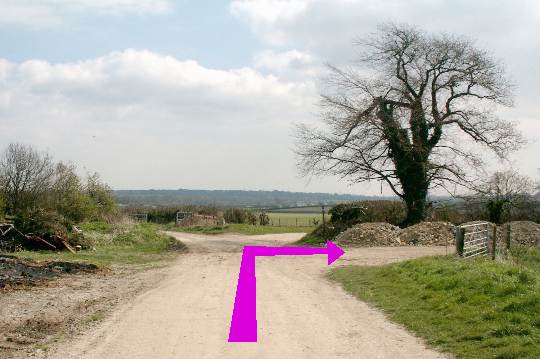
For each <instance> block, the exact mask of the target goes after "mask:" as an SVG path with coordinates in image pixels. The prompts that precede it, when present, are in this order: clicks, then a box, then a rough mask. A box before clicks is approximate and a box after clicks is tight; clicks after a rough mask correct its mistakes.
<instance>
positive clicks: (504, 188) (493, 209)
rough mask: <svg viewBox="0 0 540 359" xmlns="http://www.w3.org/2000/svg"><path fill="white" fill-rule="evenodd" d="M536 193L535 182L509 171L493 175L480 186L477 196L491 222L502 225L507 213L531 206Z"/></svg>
mask: <svg viewBox="0 0 540 359" xmlns="http://www.w3.org/2000/svg"><path fill="white" fill-rule="evenodd" d="M534 191H535V188H534V182H533V181H532V180H531V179H530V178H529V177H527V176H523V175H520V174H519V173H517V172H516V171H514V170H507V171H498V172H495V173H493V174H492V175H491V176H490V177H489V179H488V180H487V181H486V182H485V183H483V184H482V185H481V186H478V188H477V192H476V196H477V197H478V198H480V200H481V201H482V202H483V203H485V206H486V209H487V213H488V217H489V221H490V222H493V223H498V224H500V223H501V222H502V217H503V215H504V214H505V212H507V211H509V210H511V209H513V208H519V207H524V206H526V205H527V204H530V203H531V201H533V195H534ZM532 208H534V205H533V206H532Z"/></svg>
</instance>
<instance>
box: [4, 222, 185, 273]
mask: <svg viewBox="0 0 540 359" xmlns="http://www.w3.org/2000/svg"><path fill="white" fill-rule="evenodd" d="M81 228H82V229H83V231H84V233H85V237H87V238H88V239H90V240H91V241H93V242H94V249H93V250H92V249H88V250H82V251H80V252H76V253H70V252H67V251H62V252H53V251H21V252H16V253H14V254H15V255H17V256H19V257H23V258H30V259H34V260H38V261H51V260H57V261H77V262H86V263H93V264H96V265H98V266H110V265H125V264H140V265H148V264H155V263H157V262H159V261H162V260H167V259H173V258H174V257H176V255H177V253H178V252H179V251H180V252H181V251H183V250H185V246H184V245H183V244H182V243H181V242H179V241H177V240H176V239H175V238H173V237H171V236H167V235H164V234H162V233H160V232H159V230H160V227H159V226H157V225H152V224H131V225H127V224H124V225H111V224H107V223H101V222H97V223H86V224H82V225H81Z"/></svg>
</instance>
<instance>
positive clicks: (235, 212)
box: [223, 208, 248, 224]
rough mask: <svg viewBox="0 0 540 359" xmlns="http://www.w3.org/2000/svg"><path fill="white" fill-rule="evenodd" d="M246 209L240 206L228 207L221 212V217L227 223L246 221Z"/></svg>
mask: <svg viewBox="0 0 540 359" xmlns="http://www.w3.org/2000/svg"><path fill="white" fill-rule="evenodd" d="M247 213H248V211H247V210H245V209H241V208H228V209H226V210H225V212H224V213H223V218H224V219H225V222H227V223H240V224H242V223H246V222H247V219H248V215H247Z"/></svg>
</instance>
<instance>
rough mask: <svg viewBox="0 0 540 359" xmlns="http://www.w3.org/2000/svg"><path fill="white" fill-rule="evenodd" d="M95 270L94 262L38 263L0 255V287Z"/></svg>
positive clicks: (24, 284)
mask: <svg viewBox="0 0 540 359" xmlns="http://www.w3.org/2000/svg"><path fill="white" fill-rule="evenodd" d="M97 270H98V267H97V266H95V265H94V264H87V263H72V262H59V261H52V262H44V263H38V262H34V261H30V260H26V259H20V258H17V257H15V256H7V255H0V289H7V288H14V287H19V286H33V285H37V284H40V283H43V282H45V281H48V280H51V279H54V278H56V277H58V276H60V275H62V274H66V273H69V274H74V273H80V272H85V273H93V272H96V271H97Z"/></svg>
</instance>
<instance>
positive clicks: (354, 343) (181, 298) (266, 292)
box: [51, 233, 445, 359]
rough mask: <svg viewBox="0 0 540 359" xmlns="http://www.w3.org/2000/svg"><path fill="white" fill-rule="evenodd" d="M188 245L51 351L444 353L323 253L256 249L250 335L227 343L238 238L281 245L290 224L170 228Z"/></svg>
mask: <svg viewBox="0 0 540 359" xmlns="http://www.w3.org/2000/svg"><path fill="white" fill-rule="evenodd" d="M170 234H171V235H174V236H176V237H177V238H179V239H181V240H182V241H183V242H184V243H186V244H187V245H188V246H189V247H190V253H189V254H186V255H183V256H181V257H180V258H179V259H178V261H177V262H176V263H175V264H174V265H172V266H171V267H170V268H169V271H168V274H167V275H166V277H165V278H163V280H161V281H160V282H159V284H158V285H156V286H155V287H154V288H153V289H151V290H150V291H147V292H146V293H144V294H142V295H140V296H138V297H136V298H133V300H132V301H131V303H130V304H129V305H127V306H124V307H123V308H120V309H119V310H118V311H116V312H115V314H114V315H113V316H112V317H110V318H109V319H107V320H106V321H105V322H104V323H103V324H102V325H100V326H98V327H97V328H95V329H93V330H92V331H91V332H89V333H85V334H84V335H81V336H80V337H79V338H75V340H74V341H73V342H72V343H70V344H68V345H63V346H62V348H61V349H60V351H57V352H53V353H51V357H54V358H110V359H113V358H194V359H199V358H235V359H241V358H295V359H297V358H392V359H396V358H443V357H444V356H443V355H441V354H439V353H437V352H435V351H432V350H429V349H426V347H425V346H424V345H423V344H422V343H421V342H420V341H419V340H418V339H416V338H415V337H413V336H412V335H410V334H408V333H407V332H406V331H404V330H403V329H401V328H400V327H398V326H396V325H394V324H392V323H390V322H388V321H387V320H386V319H385V318H384V316H383V315H382V314H380V313H379V312H378V311H375V310H373V309H371V308H369V307H368V306H367V305H365V304H364V303H362V302H360V301H357V300H356V299H354V298H353V297H351V296H349V295H348V294H346V293H345V292H344V291H343V290H342V289H341V288H340V287H338V286H337V285H335V284H333V283H331V282H329V281H328V280H326V279H325V278H324V277H323V276H322V275H323V274H324V272H325V271H327V270H328V269H327V268H328V267H327V265H326V257H325V256H309V257H269V258H259V259H257V313H258V318H257V319H258V324H259V331H258V336H259V342H258V343H228V342H227V336H228V330H229V324H230V319H231V312H232V307H233V302H234V295H235V290H236V281H237V277H238V270H239V266H240V257H241V256H240V254H241V250H242V246H243V245H250V244H258V245H283V244H286V243H288V242H291V241H293V240H296V239H297V238H299V235H298V234H285V235H267V236H251V237H247V236H236V235H226V236H225V235H223V236H202V235H192V234H183V233H182V234H181V233H170ZM436 253H438V254H444V253H445V249H444V247H442V248H440V247H430V248H422V247H401V248H356V249H350V250H348V251H347V253H346V254H345V256H344V257H342V258H341V259H340V260H339V261H338V262H336V264H337V265H345V264H380V263H386V262H390V261H395V260H400V259H405V258H413V257H416V256H420V255H428V254H436Z"/></svg>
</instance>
